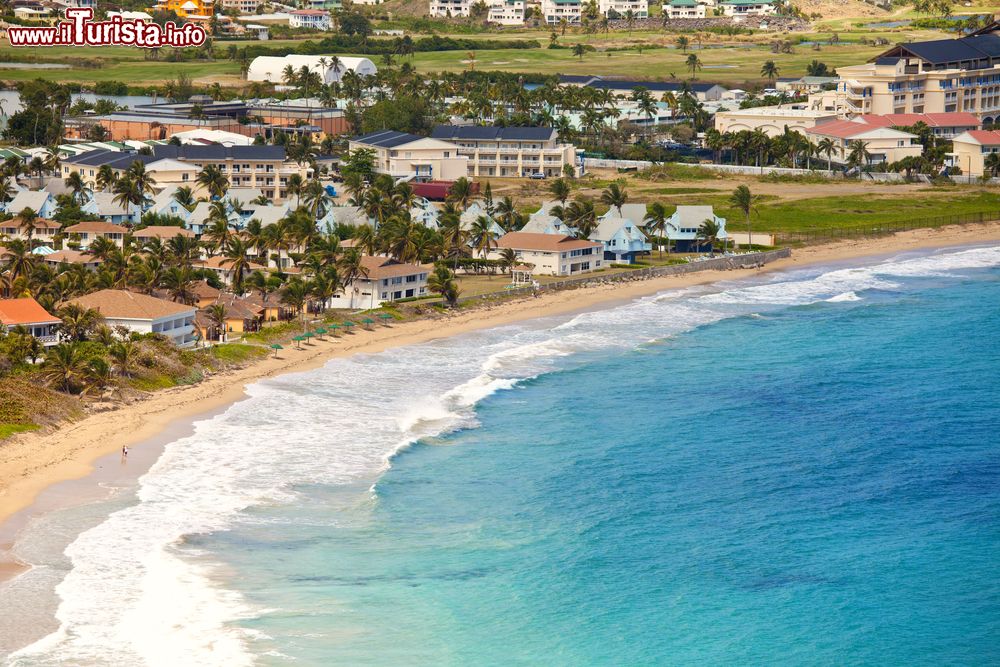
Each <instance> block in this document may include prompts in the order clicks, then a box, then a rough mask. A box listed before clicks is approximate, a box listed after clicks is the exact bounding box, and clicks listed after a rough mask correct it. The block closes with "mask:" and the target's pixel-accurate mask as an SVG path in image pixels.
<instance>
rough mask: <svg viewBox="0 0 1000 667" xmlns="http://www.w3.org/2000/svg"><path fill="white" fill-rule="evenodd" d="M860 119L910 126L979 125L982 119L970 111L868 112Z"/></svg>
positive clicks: (877, 123) (880, 123)
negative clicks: (876, 113)
mask: <svg viewBox="0 0 1000 667" xmlns="http://www.w3.org/2000/svg"><path fill="white" fill-rule="evenodd" d="M860 120H861V121H863V122H864V123H866V124H868V125H874V126H875V127H892V126H897V127H899V126H910V125H916V124H917V123H920V122H922V123H924V124H926V125H927V126H929V127H981V126H982V121H980V120H979V119H978V118H976V117H975V116H973V115H972V114H971V113H964V112H954V113H887V114H882V115H875V114H869V115H865V116H861V117H860Z"/></svg>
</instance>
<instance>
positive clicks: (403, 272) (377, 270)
mask: <svg viewBox="0 0 1000 667" xmlns="http://www.w3.org/2000/svg"><path fill="white" fill-rule="evenodd" d="M361 263H362V265H363V266H364V267H365V270H366V272H367V274H366V275H362V276H358V277H357V278H355V279H354V280H353V281H351V282H350V283H348V284H347V285H346V286H345V288H344V291H343V292H341V293H340V294H338V295H337V296H335V297H334V298H333V299H331V301H330V304H329V305H330V307H331V308H378V307H379V306H380V305H381V304H383V303H385V302H386V301H398V300H399V299H412V298H415V297H421V296H427V294H428V292H427V276H429V275H430V273H431V272H432V271H433V270H434V267H433V266H432V265H431V264H408V263H405V262H398V261H396V260H394V259H391V258H389V257H372V256H369V255H365V256H364V257H362V258H361Z"/></svg>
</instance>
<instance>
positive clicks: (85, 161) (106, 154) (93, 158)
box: [62, 148, 156, 169]
mask: <svg viewBox="0 0 1000 667" xmlns="http://www.w3.org/2000/svg"><path fill="white" fill-rule="evenodd" d="M155 159H156V158H154V157H153V156H152V155H140V154H139V153H133V152H131V151H128V152H123V151H109V150H106V149H101V148H99V149H97V150H93V151H87V152H86V153H80V154H79V155H72V156H70V157H65V158H63V160H62V161H63V164H74V165H79V166H81V167H101V166H103V165H106V164H108V165H111V166H112V167H114V168H116V169H119V168H120V169H126V168H128V167H130V166H132V163H133V162H136V161H139V162H142V163H143V164H149V163H150V162H152V161H153V160H155Z"/></svg>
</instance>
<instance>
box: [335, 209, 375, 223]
mask: <svg viewBox="0 0 1000 667" xmlns="http://www.w3.org/2000/svg"><path fill="white" fill-rule="evenodd" d="M329 215H330V217H331V218H333V221H334V222H335V223H337V224H341V225H353V226H355V227H356V226H358V225H367V224H368V214H367V213H365V212H364V211H363V210H361V209H360V208H359V207H357V206H332V207H331V208H330V212H329Z"/></svg>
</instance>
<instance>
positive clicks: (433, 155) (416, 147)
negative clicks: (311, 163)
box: [348, 130, 469, 181]
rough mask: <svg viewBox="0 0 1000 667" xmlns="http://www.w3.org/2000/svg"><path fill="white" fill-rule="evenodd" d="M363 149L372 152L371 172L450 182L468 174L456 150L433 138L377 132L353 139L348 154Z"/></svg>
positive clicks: (466, 158) (465, 159) (446, 142)
mask: <svg viewBox="0 0 1000 667" xmlns="http://www.w3.org/2000/svg"><path fill="white" fill-rule="evenodd" d="M359 148H365V149H368V150H371V151H374V152H375V169H376V171H378V172H379V173H382V174H389V175H391V176H395V177H397V178H404V177H412V178H417V179H420V180H432V179H440V180H447V181H453V180H455V179H458V178H461V177H463V176H467V175H468V174H469V167H468V164H469V158H468V157H465V156H462V155H459V147H458V146H457V145H456V144H454V143H452V142H450V141H443V140H441V139H436V138H433V137H420V136H417V135H415V134H407V133H405V132H396V131H395V130H381V131H379V132H372V133H370V134H366V135H364V136H360V137H355V138H353V139H351V140H350V142H349V143H348V149H349V150H351V151H355V150H358V149H359Z"/></svg>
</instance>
